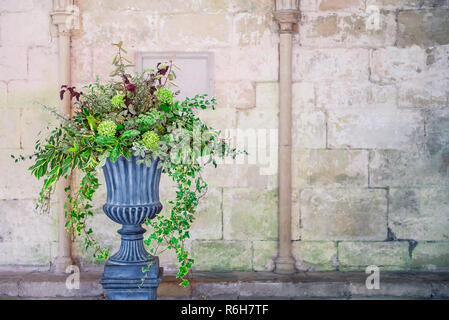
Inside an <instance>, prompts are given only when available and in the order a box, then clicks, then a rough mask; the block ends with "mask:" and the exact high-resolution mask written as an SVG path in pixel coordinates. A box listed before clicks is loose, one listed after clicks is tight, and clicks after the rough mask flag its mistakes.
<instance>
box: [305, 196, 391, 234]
mask: <svg viewBox="0 0 449 320" xmlns="http://www.w3.org/2000/svg"><path fill="white" fill-rule="evenodd" d="M300 210H301V225H302V229H301V239H302V240H325V241H330V240H381V241H382V240H385V239H386V238H387V197H386V190H381V189H354V188H351V189H304V190H302V191H301V194H300Z"/></svg>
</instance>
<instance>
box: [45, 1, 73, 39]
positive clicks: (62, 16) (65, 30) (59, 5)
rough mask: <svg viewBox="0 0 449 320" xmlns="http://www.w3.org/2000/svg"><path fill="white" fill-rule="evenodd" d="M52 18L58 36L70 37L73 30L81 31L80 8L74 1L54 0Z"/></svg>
mask: <svg viewBox="0 0 449 320" xmlns="http://www.w3.org/2000/svg"><path fill="white" fill-rule="evenodd" d="M50 18H51V23H52V25H53V26H55V27H56V28H55V29H57V34H58V35H70V31H71V30H74V29H79V8H78V7H77V6H76V5H75V3H74V0H53V10H52V11H51V12H50Z"/></svg>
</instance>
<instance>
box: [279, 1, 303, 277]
mask: <svg viewBox="0 0 449 320" xmlns="http://www.w3.org/2000/svg"><path fill="white" fill-rule="evenodd" d="M274 16H275V18H276V20H277V21H278V23H279V29H280V44H279V255H278V257H277V258H276V260H275V270H274V272H276V273H281V274H290V273H294V272H296V269H295V260H294V259H293V257H292V254H291V216H292V215H291V210H292V200H291V193H292V182H291V171H292V170H291V168H292V165H291V162H292V161H291V156H292V132H291V130H292V38H293V33H294V32H296V30H297V22H298V17H299V1H298V0H276V11H275V13H274Z"/></svg>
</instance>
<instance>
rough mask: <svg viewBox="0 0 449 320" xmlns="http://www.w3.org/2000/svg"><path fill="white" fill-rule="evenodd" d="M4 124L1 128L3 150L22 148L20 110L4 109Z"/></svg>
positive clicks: (0, 139)
mask: <svg viewBox="0 0 449 320" xmlns="http://www.w3.org/2000/svg"><path fill="white" fill-rule="evenodd" d="M0 111H1V113H2V114H3V119H7V121H3V124H2V125H1V126H0V141H1V143H0V145H1V147H2V148H5V149H6V148H10V149H13V148H14V149H16V148H20V110H18V109H10V108H2V109H0Z"/></svg>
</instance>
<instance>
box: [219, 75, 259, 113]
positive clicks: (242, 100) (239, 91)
mask: <svg viewBox="0 0 449 320" xmlns="http://www.w3.org/2000/svg"><path fill="white" fill-rule="evenodd" d="M215 98H216V99H217V103H218V105H219V106H220V107H229V108H236V109H249V108H253V107H254V106H255V105H256V93H255V86H254V83H253V82H250V81H217V82H215Z"/></svg>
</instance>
